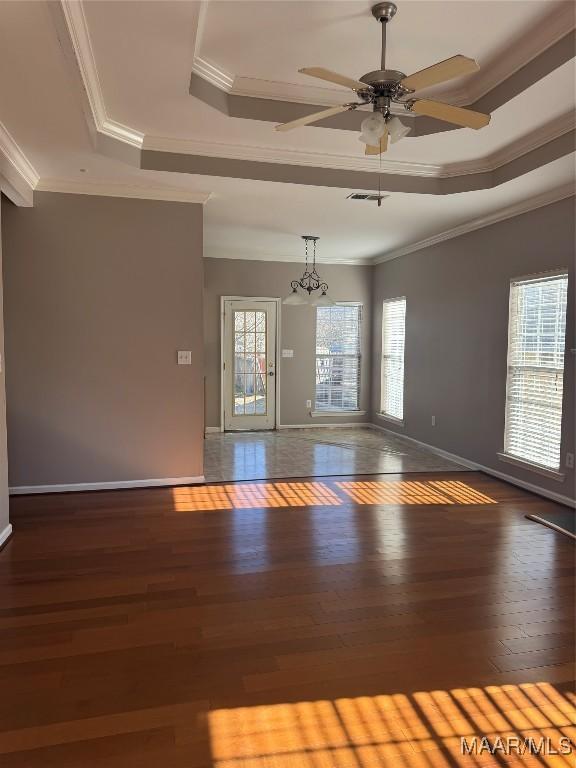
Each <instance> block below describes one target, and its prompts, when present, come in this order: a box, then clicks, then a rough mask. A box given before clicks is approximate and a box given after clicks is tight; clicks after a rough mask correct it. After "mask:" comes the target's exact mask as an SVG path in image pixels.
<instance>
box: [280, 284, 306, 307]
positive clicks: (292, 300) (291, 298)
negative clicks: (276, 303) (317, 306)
mask: <svg viewBox="0 0 576 768" xmlns="http://www.w3.org/2000/svg"><path fill="white" fill-rule="evenodd" d="M307 303H308V302H307V301H306V299H305V298H304V296H302V294H301V293H298V291H297V290H296V288H293V289H292V292H291V293H289V294H288V296H286V298H285V299H284V301H283V302H282V304H288V305H289V306H290V305H291V306H293V307H299V306H302V304H307Z"/></svg>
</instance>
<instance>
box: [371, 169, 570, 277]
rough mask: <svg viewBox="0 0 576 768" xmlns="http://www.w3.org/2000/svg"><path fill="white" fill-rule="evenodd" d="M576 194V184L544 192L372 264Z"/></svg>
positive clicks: (386, 256)
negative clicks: (575, 185)
mask: <svg viewBox="0 0 576 768" xmlns="http://www.w3.org/2000/svg"><path fill="white" fill-rule="evenodd" d="M575 194H576V189H575V187H574V184H564V185H563V186H561V187H557V188H556V189H552V190H549V191H548V192H544V193H543V194H541V195H536V196H535V197H531V198H528V199H527V200H522V201H521V202H519V203H515V204H514V205H510V206H508V207H507V208H501V209H500V210H498V211H496V212H495V213H491V214H489V215H488V216H482V217H481V218H478V219H472V221H468V222H466V223H465V224H461V225H460V226H458V227H454V228H453V229H448V230H446V231H444V232H440V233H438V234H437V235H432V237H427V238H426V239H425V240H419V241H418V242H417V243H412V244H410V245H406V246H404V247H403V248H397V249H396V250H394V251H389V252H388V253H383V254H381V255H380V256H376V257H374V258H373V259H372V264H382V263H383V262H385V261H391V260H392V259H398V258H399V257H400V256H407V255H408V254H409V253H414V252H416V251H421V250H422V249H423V248H429V247H430V246H432V245H437V244H438V243H443V242H444V241H445V240H451V239H452V238H454V237H460V236H461V235H466V234H468V232H474V231H475V230H477V229H483V228H484V227H489V226H490V225H492V224H497V223H498V222H500V221H505V220H506V219H512V218H514V217H515V216H521V215H522V214H523V213H529V212H530V211H534V210H536V209H537V208H544V207H545V206H546V205H551V204H552V203H557V202H559V201H560V200H564V199H566V198H568V197H572V196H574V195H575Z"/></svg>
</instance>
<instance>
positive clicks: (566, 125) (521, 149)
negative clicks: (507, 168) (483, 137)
mask: <svg viewBox="0 0 576 768" xmlns="http://www.w3.org/2000/svg"><path fill="white" fill-rule="evenodd" d="M574 130H576V115H575V114H574V112H572V111H570V112H565V113H564V114H563V115H559V116H558V117H556V118H554V119H553V120H551V121H550V122H548V123H545V124H544V125H541V126H539V127H538V128H536V129H534V130H533V131H530V132H529V133H526V134H524V136H520V137H519V138H517V139H514V141H512V142H511V143H510V144H506V145H505V146H504V147H501V148H500V149H499V150H497V151H496V152H494V153H492V154H491V155H487V156H486V157H484V158H481V159H476V160H466V161H463V162H460V163H448V164H446V165H443V166H441V170H440V174H439V176H440V177H441V178H442V177H443V178H449V177H452V176H466V175H468V174H473V173H485V172H486V171H495V170H496V169H497V168H501V167H502V166H503V165H506V164H507V163H511V162H513V161H514V160H517V159H518V158H519V157H522V156H523V155H527V154H528V153H529V152H533V151H534V150H535V149H539V148H540V147H543V146H544V145H545V144H549V143H550V142H551V141H554V139H558V138H559V137H560V136H563V135H564V134H565V133H570V131H574Z"/></svg>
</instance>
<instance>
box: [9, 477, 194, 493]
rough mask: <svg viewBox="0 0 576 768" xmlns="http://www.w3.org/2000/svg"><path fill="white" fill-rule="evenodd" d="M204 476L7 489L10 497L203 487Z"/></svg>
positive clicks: (23, 486) (25, 486) (28, 486)
mask: <svg viewBox="0 0 576 768" xmlns="http://www.w3.org/2000/svg"><path fill="white" fill-rule="evenodd" d="M205 482H206V480H205V479H204V475H197V476H196V477H160V478H155V479H149V480H117V481H115V482H114V481H113V482H107V483H65V484H57V485H17V486H14V487H12V488H9V489H8V491H9V493H10V495H11V496H19V495H22V494H30V493H73V492H77V491H118V490H122V489H123V488H154V487H156V488H158V487H164V486H171V485H203V484H204V483H205Z"/></svg>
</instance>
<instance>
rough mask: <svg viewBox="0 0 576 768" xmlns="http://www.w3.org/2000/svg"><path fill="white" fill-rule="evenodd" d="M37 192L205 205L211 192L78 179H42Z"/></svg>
mask: <svg viewBox="0 0 576 768" xmlns="http://www.w3.org/2000/svg"><path fill="white" fill-rule="evenodd" d="M36 191H37V192H63V193H68V194H72V195H97V196H100V197H131V198H136V199H138V200H165V201H169V202H174V203H199V204H200V205H204V203H206V202H208V200H209V199H210V197H211V194H212V193H211V192H194V191H188V190H185V189H174V188H171V187H161V186H156V185H153V184H150V185H146V186H144V185H143V184H122V183H117V182H114V181H94V182H84V181H78V180H76V179H50V178H46V179H41V180H40V182H39V183H38V185H37V187H36Z"/></svg>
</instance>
